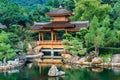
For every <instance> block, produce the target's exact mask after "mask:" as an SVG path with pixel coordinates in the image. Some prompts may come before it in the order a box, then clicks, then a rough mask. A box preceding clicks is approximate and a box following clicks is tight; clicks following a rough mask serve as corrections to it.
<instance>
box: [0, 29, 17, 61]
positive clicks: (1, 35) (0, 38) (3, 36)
mask: <svg viewBox="0 0 120 80" xmlns="http://www.w3.org/2000/svg"><path fill="white" fill-rule="evenodd" d="M13 56H15V52H14V51H13V49H12V48H11V46H10V44H9V39H8V34H7V33H6V32H4V31H2V32H0V59H2V58H3V57H6V58H11V57H13Z"/></svg>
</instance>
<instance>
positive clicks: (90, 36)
mask: <svg viewBox="0 0 120 80" xmlns="http://www.w3.org/2000/svg"><path fill="white" fill-rule="evenodd" d="M85 40H86V44H87V46H89V47H90V46H92V45H93V46H94V47H95V52H96V54H97V55H98V54H99V52H98V51H99V50H98V48H99V46H101V45H103V40H104V33H102V29H101V28H99V22H98V18H97V17H96V16H94V18H93V20H92V21H91V23H90V29H89V31H88V33H87V34H86V36H85Z"/></svg>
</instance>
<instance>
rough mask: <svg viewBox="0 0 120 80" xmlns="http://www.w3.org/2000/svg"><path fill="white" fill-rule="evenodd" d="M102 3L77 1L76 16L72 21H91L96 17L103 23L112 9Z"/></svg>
mask: <svg viewBox="0 0 120 80" xmlns="http://www.w3.org/2000/svg"><path fill="white" fill-rule="evenodd" d="M100 2H101V1H100V0H92V1H91V0H77V1H76V3H75V9H74V13H75V16H74V17H73V18H72V19H74V20H90V21H91V20H92V19H93V16H95V15H96V16H97V18H98V20H99V21H100V22H101V21H102V20H103V19H104V18H105V16H106V15H108V12H110V9H111V7H110V5H108V4H100ZM101 14H102V15H101Z"/></svg>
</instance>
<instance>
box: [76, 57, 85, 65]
mask: <svg viewBox="0 0 120 80" xmlns="http://www.w3.org/2000/svg"><path fill="white" fill-rule="evenodd" d="M86 61H87V59H86V58H80V59H79V60H78V62H79V63H80V64H83V63H84V62H86Z"/></svg>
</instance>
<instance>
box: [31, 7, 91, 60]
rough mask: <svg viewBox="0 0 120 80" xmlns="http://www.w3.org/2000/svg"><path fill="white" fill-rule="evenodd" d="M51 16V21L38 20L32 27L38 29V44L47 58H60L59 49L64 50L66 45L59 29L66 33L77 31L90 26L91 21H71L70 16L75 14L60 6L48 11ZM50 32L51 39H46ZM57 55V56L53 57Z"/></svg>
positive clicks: (33, 29) (34, 29)
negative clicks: (59, 34) (58, 33)
mask: <svg viewBox="0 0 120 80" xmlns="http://www.w3.org/2000/svg"><path fill="white" fill-rule="evenodd" d="M46 15H47V16H49V17H51V20H50V22H36V23H35V24H34V26H33V27H32V31H37V32H38V33H39V34H38V41H37V43H38V45H37V46H41V48H42V49H41V51H42V52H43V53H44V55H45V57H46V58H51V57H52V58H58V57H57V56H60V54H58V53H59V51H61V50H63V48H64V45H63V44H62V40H60V39H59V38H58V37H62V35H61V36H58V35H57V34H56V32H58V31H64V32H65V33H70V32H77V31H79V30H80V28H83V27H85V28H88V27H89V21H70V19H69V17H70V16H73V14H72V13H71V12H69V11H67V10H66V9H64V8H62V7H59V8H58V9H56V10H54V11H51V12H48V13H46ZM46 33H48V34H49V37H50V38H49V40H46V39H45V34H46ZM53 56H56V57H53Z"/></svg>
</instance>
